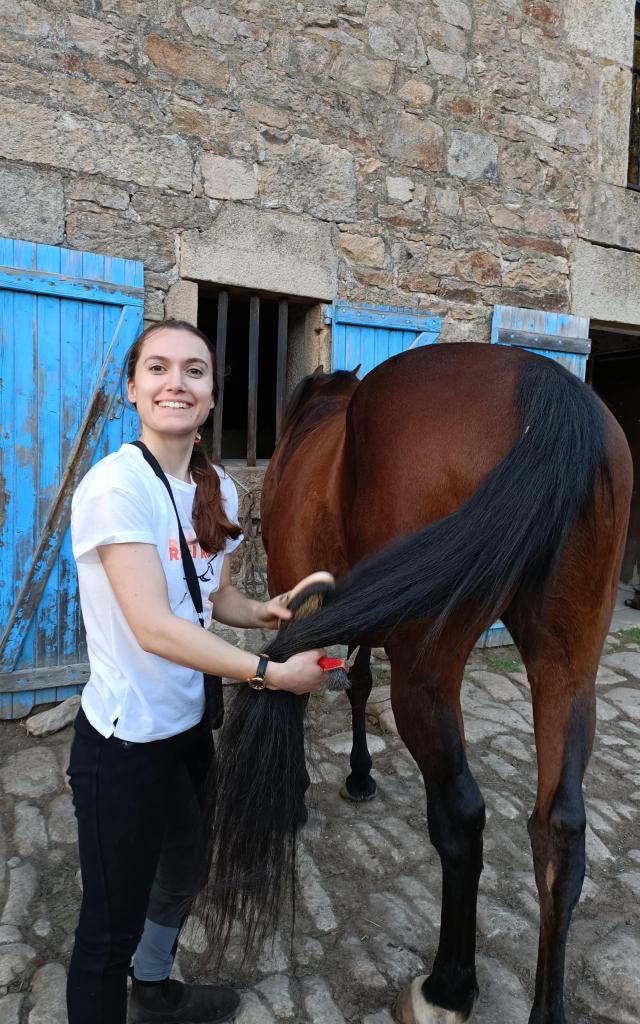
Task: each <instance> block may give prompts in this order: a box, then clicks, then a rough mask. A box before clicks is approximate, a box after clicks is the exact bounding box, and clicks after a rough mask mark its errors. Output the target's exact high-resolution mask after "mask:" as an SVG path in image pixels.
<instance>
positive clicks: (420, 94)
mask: <svg viewBox="0 0 640 1024" xmlns="http://www.w3.org/2000/svg"><path fill="white" fill-rule="evenodd" d="M398 96H399V97H400V99H401V100H404V101H405V103H408V104H409V105H410V106H412V107H426V106H428V105H429V103H431V101H432V99H433V87H432V86H430V85H427V83H426V82H415V81H414V80H413V79H410V80H409V81H408V82H405V83H404V85H403V86H402V88H401V89H399V90H398Z"/></svg>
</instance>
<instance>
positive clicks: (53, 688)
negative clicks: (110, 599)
mask: <svg viewBox="0 0 640 1024" xmlns="http://www.w3.org/2000/svg"><path fill="white" fill-rule="evenodd" d="M142 285H143V268H142V264H140V263H137V262H134V261H132V260H121V259H112V258H110V257H105V256H99V255H96V254H93V253H87V252H76V251H72V250H68V249H61V248H58V247H56V246H49V245H34V244H32V243H29V242H19V241H14V240H12V239H0V424H1V429H2V449H1V460H2V461H1V463H0V717H1V718H19V717H21V716H23V715H26V714H28V713H29V711H30V710H31V708H32V707H33V705H34V704H36V703H45V702H50V701H55V700H59V699H63V698H64V697H66V696H69V695H70V694H71V693H75V692H78V690H79V688H80V685H81V684H82V683H83V682H85V681H86V678H87V676H88V665H87V655H86V645H85V642H84V636H83V633H82V627H81V619H80V610H79V604H78V591H77V581H76V572H75V564H74V561H73V556H72V553H71V541H70V534H69V516H70V509H71V497H72V495H73V491H74V489H75V487H76V485H77V483H78V482H79V480H80V479H81V477H82V476H83V475H84V474H85V473H86V472H87V470H88V469H89V467H90V465H91V464H92V463H93V462H94V461H96V460H97V459H100V458H102V457H103V456H104V455H105V454H107V452H109V451H113V450H114V449H116V448H117V447H119V445H120V444H121V443H122V440H123V439H125V440H126V439H128V438H129V437H133V436H135V417H134V415H133V413H131V412H129V411H128V410H126V409H125V406H124V403H123V402H122V399H121V397H120V378H121V369H122V362H123V358H124V355H125V353H126V351H127V349H128V348H129V346H130V345H131V343H132V342H133V341H134V339H135V337H136V335H137V334H138V333H139V332H140V330H141V328H142V313H143V290H142Z"/></svg>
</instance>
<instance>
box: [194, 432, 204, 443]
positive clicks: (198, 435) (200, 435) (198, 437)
mask: <svg viewBox="0 0 640 1024" xmlns="http://www.w3.org/2000/svg"><path fill="white" fill-rule="evenodd" d="M201 441H202V434H199V433H197V432H196V436H195V437H194V439H193V443H194V444H200V442H201Z"/></svg>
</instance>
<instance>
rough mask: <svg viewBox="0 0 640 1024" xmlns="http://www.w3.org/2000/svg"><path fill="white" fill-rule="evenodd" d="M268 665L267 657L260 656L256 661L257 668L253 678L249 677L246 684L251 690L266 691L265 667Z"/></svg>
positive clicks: (264, 655) (266, 655) (265, 655)
mask: <svg viewBox="0 0 640 1024" xmlns="http://www.w3.org/2000/svg"><path fill="white" fill-rule="evenodd" d="M268 664H269V655H268V654H261V655H260V658H259V660H258V668H257V670H256V674H255V676H250V677H249V678H248V679H247V682H248V684H249V686H250V687H251V689H252V690H266V688H267V682H266V675H267V665H268Z"/></svg>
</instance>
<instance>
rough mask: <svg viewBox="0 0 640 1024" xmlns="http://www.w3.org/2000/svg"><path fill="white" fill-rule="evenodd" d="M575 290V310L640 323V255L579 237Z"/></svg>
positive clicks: (619, 320) (613, 321) (609, 318)
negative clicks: (592, 242)
mask: <svg viewBox="0 0 640 1024" xmlns="http://www.w3.org/2000/svg"><path fill="white" fill-rule="evenodd" d="M572 292H573V297H572V308H571V312H572V313H577V314H578V315H579V316H588V317H591V319H592V320H605V321H609V322H612V323H620V324H633V325H637V324H640V299H639V298H638V296H640V255H638V254H637V253H635V252H624V251H623V250H621V249H611V248H604V247H603V246H600V245H592V244H591V243H590V242H585V241H583V240H579V241H578V243H577V245H576V258H575V267H574V273H573V289H572Z"/></svg>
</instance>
